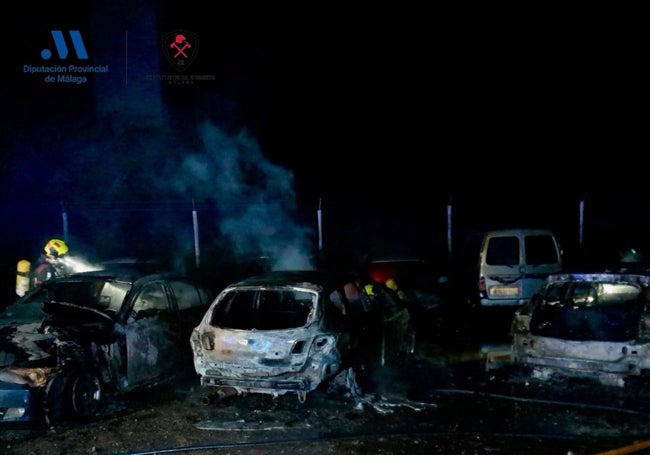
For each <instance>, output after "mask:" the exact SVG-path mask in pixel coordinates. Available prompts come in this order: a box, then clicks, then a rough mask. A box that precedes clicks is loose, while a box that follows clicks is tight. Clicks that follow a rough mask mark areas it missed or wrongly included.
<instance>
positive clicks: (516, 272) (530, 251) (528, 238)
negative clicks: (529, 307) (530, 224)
mask: <svg viewBox="0 0 650 455" xmlns="http://www.w3.org/2000/svg"><path fill="white" fill-rule="evenodd" d="M479 266H480V267H479V268H480V270H479V292H480V302H481V306H519V305H523V304H524V303H526V302H528V301H529V300H530V298H531V297H532V296H533V295H534V294H535V293H536V292H537V291H539V290H540V289H541V288H542V286H543V285H544V282H545V280H546V278H547V277H548V275H550V274H552V273H558V272H560V271H561V270H562V258H561V252H560V247H559V245H558V243H557V240H556V239H555V237H554V235H553V233H552V232H550V231H548V230H542V229H510V230H501V231H491V232H488V233H487V234H486V235H485V237H484V239H483V244H482V246H481V253H480V259H479Z"/></svg>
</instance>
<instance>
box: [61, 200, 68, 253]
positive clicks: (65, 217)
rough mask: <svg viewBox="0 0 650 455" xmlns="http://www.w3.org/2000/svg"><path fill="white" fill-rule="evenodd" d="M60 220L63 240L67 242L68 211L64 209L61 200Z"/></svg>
mask: <svg viewBox="0 0 650 455" xmlns="http://www.w3.org/2000/svg"><path fill="white" fill-rule="evenodd" d="M61 220H62V221H63V241H64V242H66V243H67V242H68V212H66V211H65V206H64V205H63V201H61Z"/></svg>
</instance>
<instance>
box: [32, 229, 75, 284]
mask: <svg viewBox="0 0 650 455" xmlns="http://www.w3.org/2000/svg"><path fill="white" fill-rule="evenodd" d="M68 251H69V248H68V245H67V244H66V243H65V242H64V241H63V240H61V239H51V240H49V241H48V242H47V243H46V244H45V247H44V248H43V253H41V255H40V257H39V259H38V262H37V263H36V267H34V271H33V272H32V287H36V286H38V285H39V284H41V283H42V282H44V281H47V280H49V279H52V278H54V277H56V276H62V275H65V274H66V266H65V264H64V262H63V258H64V257H65V255H66V254H68Z"/></svg>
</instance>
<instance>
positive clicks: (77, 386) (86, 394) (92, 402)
mask: <svg viewBox="0 0 650 455" xmlns="http://www.w3.org/2000/svg"><path fill="white" fill-rule="evenodd" d="M70 398H71V404H72V410H73V412H74V413H75V415H76V416H77V417H90V416H92V415H93V414H94V413H95V412H96V411H97V410H98V409H99V406H100V403H101V400H102V387H101V383H100V381H99V378H97V376H96V375H94V374H92V373H82V374H80V375H78V376H76V377H75V378H74V380H73V381H72V384H71V388H70Z"/></svg>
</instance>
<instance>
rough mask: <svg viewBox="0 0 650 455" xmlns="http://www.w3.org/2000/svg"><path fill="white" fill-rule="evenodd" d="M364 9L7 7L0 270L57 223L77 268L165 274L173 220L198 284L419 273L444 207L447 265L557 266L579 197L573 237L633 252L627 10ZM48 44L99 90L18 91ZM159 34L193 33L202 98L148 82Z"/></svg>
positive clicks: (437, 245) (176, 249) (556, 6)
mask: <svg viewBox="0 0 650 455" xmlns="http://www.w3.org/2000/svg"><path fill="white" fill-rule="evenodd" d="M377 3H378V4H375V2H358V1H352V2H338V1H334V2H319V1H296V2H287V1H280V2H262V1H260V2H254V1H244V2H242V1H218V2H210V3H209V4H206V3H204V2H191V1H190V2H152V1H145V0H140V1H137V2H126V1H117V2H110V3H103V2H74V1H73V2H48V3H47V4H42V3H41V2H30V1H26V2H21V3H20V4H19V5H17V6H16V8H15V10H14V12H12V13H10V14H9V13H7V14H4V15H3V30H4V31H5V37H6V38H7V39H6V45H5V52H4V53H3V54H4V58H3V61H4V62H5V64H4V65H3V73H4V75H5V77H4V78H3V79H4V82H2V85H1V86H2V99H3V105H4V109H3V114H2V122H1V126H0V128H1V131H0V132H1V139H0V140H1V142H0V145H1V148H2V161H1V166H0V180H1V182H0V205H1V207H2V212H3V217H2V231H1V234H2V248H3V252H4V253H3V262H4V269H5V270H6V271H5V273H3V275H9V277H10V279H9V281H11V282H12V281H13V276H14V273H13V270H14V268H15V263H16V261H17V260H18V259H21V258H28V259H31V258H35V257H36V255H38V253H39V252H40V249H41V248H42V245H44V243H45V242H46V241H47V239H48V238H50V237H53V236H63V235H64V234H66V233H64V232H63V227H62V213H66V215H67V216H68V221H69V227H68V229H69V232H68V233H67V234H68V237H69V238H68V240H69V243H70V245H71V248H72V250H73V252H75V253H78V254H80V255H83V256H86V257H89V258H93V259H95V258H98V259H106V258H110V257H114V256H142V257H158V258H162V259H164V260H170V261H172V262H174V263H175V264H176V265H181V264H182V265H185V266H187V265H188V264H192V261H193V258H194V253H195V250H194V244H193V238H192V236H193V225H192V218H191V216H192V210H193V209H194V210H196V211H197V213H198V215H199V220H200V221H199V222H200V232H201V247H202V252H201V254H202V256H201V257H202V265H204V266H206V267H209V266H211V265H213V264H212V263H213V262H219V261H221V262H229V261H232V262H239V261H240V260H248V258H250V257H256V256H259V255H262V256H269V257H273V258H279V257H281V256H286V257H292V258H293V259H297V261H296V262H295V264H302V265H304V264H305V263H306V262H313V260H314V256H315V255H316V256H317V255H321V256H325V257H327V258H329V260H331V261H338V260H340V261H344V262H346V261H349V262H350V263H352V262H354V261H355V260H356V259H358V258H359V257H362V256H364V255H366V254H403V253H408V254H416V255H421V256H430V257H435V258H438V259H440V258H442V257H444V256H446V255H448V253H449V247H450V246H449V245H448V243H447V242H448V229H450V226H449V225H448V218H447V215H448V208H449V207H451V209H452V218H451V220H452V225H451V233H452V239H453V240H452V242H453V248H452V250H453V251H454V252H455V251H457V250H460V249H462V247H463V244H464V243H465V241H466V239H468V238H469V237H471V236H472V235H475V233H476V232H480V231H482V230H485V229H488V228H496V227H509V226H524V225H531V226H539V227H550V228H552V229H554V230H555V231H556V232H557V234H558V236H559V237H560V239H561V240H562V242H563V244H564V245H565V249H568V250H569V251H572V250H575V249H577V248H578V246H579V245H578V243H579V240H580V237H579V232H580V231H579V230H580V224H579V223H580V219H579V204H580V201H584V203H585V205H584V208H585V211H584V225H583V231H582V232H583V241H584V243H588V244H589V245H592V246H594V247H597V248H599V247H601V246H603V245H605V244H607V246H608V247H618V246H619V244H625V245H638V246H642V247H645V244H646V243H647V240H646V237H647V236H646V232H647V231H648V227H649V226H648V209H649V208H650V207H649V204H648V196H647V195H648V191H647V185H648V180H647V178H646V174H647V168H648V159H647V154H648V151H649V143H648V142H649V141H648V124H649V123H648V120H649V119H648V85H649V84H648V82H649V80H648V79H649V78H648V59H649V55H650V53H649V49H648V33H647V30H648V24H649V14H648V12H649V11H648V8H649V7H648V3H647V2H641V1H637V2H635V1H632V2H585V3H579V4H566V2H490V1H488V2H485V1H481V2H468V1H458V2H431V3H429V2H415V1H413V2H393V1H389V2H381V3H379V2H377ZM54 29H62V30H69V29H79V30H81V32H82V34H83V36H84V40H85V43H86V47H87V48H88V51H89V54H90V62H91V63H93V64H108V65H109V67H110V70H109V73H108V74H107V75H101V74H100V75H91V76H89V82H88V83H87V84H82V85H76V84H52V85H47V84H44V83H42V81H41V78H40V77H39V76H36V75H29V74H25V73H24V72H23V65H24V64H26V63H29V64H33V65H36V64H39V63H42V61H41V60H40V58H39V54H40V51H41V49H43V48H45V47H48V46H49V47H50V48H52V47H53V43H52V39H51V36H50V30H54ZM171 30H187V31H191V32H193V33H195V34H197V35H198V36H199V37H200V48H199V49H198V52H197V54H196V58H195V60H194V61H193V62H192V64H191V67H189V68H188V70H187V72H186V74H194V75H210V76H211V79H210V80H208V81H201V82H200V83H199V82H197V83H195V84H192V85H175V84H169V83H165V82H164V81H160V80H158V81H156V80H152V79H151V77H150V76H152V75H174V74H178V73H177V72H175V70H174V68H172V67H171V66H170V65H169V64H168V62H166V61H165V59H164V57H163V53H162V49H161V37H162V36H163V35H164V34H165V33H167V32H169V31H171ZM68 60H71V59H70V58H69V59H68ZM201 125H203V126H201ZM206 125H209V126H207V127H206ZM206 128H207V129H206ZM319 207H320V208H321V210H322V211H321V215H322V225H321V226H322V241H323V243H322V244H319V243H318V224H317V210H318V209H319ZM217 258H218V260H217ZM288 263H291V259H287V260H286V261H285V262H284V264H285V266H286V264H288ZM10 285H11V286H12V285H13V283H10Z"/></svg>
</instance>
